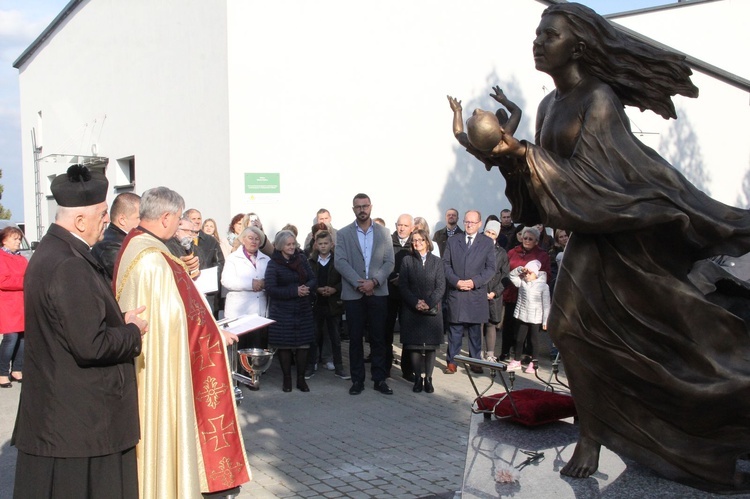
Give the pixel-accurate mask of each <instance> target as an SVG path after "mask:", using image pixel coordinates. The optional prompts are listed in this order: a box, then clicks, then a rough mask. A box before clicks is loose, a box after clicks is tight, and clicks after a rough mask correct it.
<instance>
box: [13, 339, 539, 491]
mask: <svg viewBox="0 0 750 499" xmlns="http://www.w3.org/2000/svg"><path fill="white" fill-rule="evenodd" d="M396 342H398V336H397V338H396ZM397 345H398V343H397ZM348 346H349V345H348V342H344V343H343V344H342V347H343V353H344V363H345V366H346V367H347V369H348V352H347V350H348ZM395 350H396V354H397V355H396V356H397V358H398V357H400V349H399V348H398V346H397V347H396V348H395ZM464 353H465V352H464ZM465 354H466V353H465ZM444 367H445V347H444V346H443V349H442V351H441V352H440V353H439V354H438V362H437V365H436V368H435V372H434V377H433V381H434V385H435V393H433V394H426V393H424V392H423V393H418V394H417V393H413V392H412V384H411V383H409V382H407V381H405V380H404V379H403V378H401V371H400V368H399V367H398V366H394V368H393V370H392V378H391V379H389V380H388V383H389V384H390V386H391V388H393V391H394V394H393V395H390V396H389V395H383V394H380V393H378V392H376V391H375V390H373V385H372V382H370V381H368V382H367V383H366V384H365V390H364V392H363V393H362V394H361V395H356V396H352V395H349V393H348V390H349V387H350V386H351V382H350V381H347V380H341V379H339V378H337V377H335V376H334V374H333V372H332V371H327V370H326V369H325V368H324V367H323V366H320V367H319V369H318V371H317V373H316V375H315V376H313V378H312V379H310V380H308V384H309V386H310V390H311V391H310V393H302V392H300V391H299V390H296V389H295V390H294V391H292V392H291V393H284V392H282V391H281V370H280V368H279V365H278V362H277V361H276V360H275V359H274V363H273V364H272V366H271V367H270V368H269V370H268V371H267V372H266V373H265V374H264V375H263V376H262V378H261V382H260V389H259V390H257V391H254V390H250V389H248V388H246V387H245V388H243V393H244V400H243V401H242V402H241V403H240V405H239V416H240V420H241V424H242V432H243V437H244V440H245V446H246V450H247V452H248V456H249V460H250V466H251V469H252V473H253V480H252V482H250V483H249V484H246V485H245V486H244V487H243V489H242V492H241V493H240V495H239V497H240V498H250V497H253V498H287V497H289V498H291V497H305V498H306V497H325V498H336V497H347V498H363V499H364V498H379V497H382V498H389V499H390V498H394V497H398V498H426V497H438V498H454V497H458V496H459V495H460V491H461V487H462V481H463V477H464V467H465V464H466V455H467V454H466V451H467V442H468V438H469V427H470V421H471V412H470V409H469V405H470V403H471V400H473V397H474V391H473V389H472V387H471V384H470V382H469V379H468V377H467V376H466V374H465V372H464V371H463V369H459V372H458V373H457V374H452V375H446V374H443V372H442V369H443V368H444ZM368 371H369V367H368ZM522 376H528V375H519V378H520V377H522ZM485 377H486V375H485ZM368 379H369V377H368ZM19 392H20V390H19V386H18V385H14V387H13V388H11V389H4V390H2V391H1V392H0V416H1V418H2V419H0V442H2V447H0V497H11V496H12V490H13V476H14V472H15V461H16V450H15V448H13V447H10V437H11V433H12V430H13V423H14V420H15V414H16V411H17V407H18V394H19Z"/></svg>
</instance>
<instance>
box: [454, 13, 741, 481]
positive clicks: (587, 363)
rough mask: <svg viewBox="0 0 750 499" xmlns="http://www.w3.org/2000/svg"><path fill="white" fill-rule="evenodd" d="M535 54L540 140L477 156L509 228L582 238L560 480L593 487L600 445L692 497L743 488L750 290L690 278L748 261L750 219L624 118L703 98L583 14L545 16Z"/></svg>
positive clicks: (570, 276) (564, 315)
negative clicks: (568, 423) (566, 446)
mask: <svg viewBox="0 0 750 499" xmlns="http://www.w3.org/2000/svg"><path fill="white" fill-rule="evenodd" d="M533 54H534V62H535V65H536V68H537V69H538V70H539V71H543V72H545V73H547V74H549V75H550V76H551V77H552V79H553V80H554V83H555V90H554V91H553V92H551V93H550V94H548V95H547V96H546V97H545V98H544V99H543V100H542V102H541V104H540V105H539V110H538V115H537V130H536V136H535V143H534V144H532V143H530V142H526V141H518V140H517V139H516V138H514V137H513V135H512V133H510V132H509V130H504V133H503V134H502V141H501V143H500V144H498V145H497V146H495V147H493V149H492V151H491V152H486V151H480V150H478V149H476V148H474V147H472V146H471V144H469V146H468V147H467V149H468V151H469V152H470V153H471V154H473V155H474V156H476V157H477V158H478V159H479V160H481V161H482V162H484V163H485V165H486V166H488V167H491V166H499V167H500V172H501V173H502V175H503V176H504V177H505V180H506V195H507V196H508V198H509V200H510V201H511V203H512V205H513V219H514V220H518V221H521V222H523V223H525V224H536V223H539V222H543V223H544V224H545V225H547V226H551V227H561V228H565V229H566V230H570V231H572V236H571V238H570V241H569V243H568V246H567V248H566V255H570V258H568V257H567V256H566V258H565V259H564V260H563V264H562V268H561V269H560V272H559V275H558V277H557V284H556V288H555V294H554V298H553V304H552V313H551V315H550V317H549V324H550V330H551V334H552V337H553V339H554V340H555V344H556V345H557V346H558V347H559V349H560V351H561V353H562V357H563V359H564V361H565V365H566V373H567V375H568V378H569V380H570V385H571V389H572V391H573V395H574V397H575V401H576V406H577V409H578V414H579V416H580V438H579V441H578V444H577V445H576V449H575V451H574V453H573V456H572V458H571V460H570V462H568V463H567V465H566V466H565V467H564V468H563V469H562V471H561V473H563V474H565V475H568V476H572V477H588V476H590V475H591V474H592V473H594V472H595V471H596V470H597V466H598V460H599V451H600V448H601V445H605V446H607V447H609V448H611V449H613V450H615V451H617V452H619V453H621V454H622V455H625V456H628V457H630V458H632V459H635V460H637V461H639V462H641V463H643V464H645V465H647V466H649V467H651V468H652V469H654V470H655V471H657V472H659V473H660V474H662V475H664V476H666V477H667V478H670V479H673V480H675V481H678V482H682V483H685V484H687V485H690V486H693V487H697V488H700V489H703V490H706V491H712V492H725V493H732V492H743V491H748V490H750V478H749V477H748V474H747V473H740V472H737V470H736V464H737V459H738V457H740V456H742V455H746V454H748V452H749V451H750V328H749V323H750V317H749V316H748V315H749V314H748V313H747V311H748V310H749V309H750V291H748V290H749V289H750V283H749V282H748V281H747V280H745V281H740V282H739V284H737V283H735V284H733V285H724V284H722V283H718V284H717V283H714V284H715V285H714V284H712V285H709V286H707V287H698V286H696V285H695V284H693V282H692V281H691V280H690V279H689V277H688V274H689V273H690V271H691V268H693V267H694V266H695V267H696V268H703V270H702V271H701V272H702V275H704V276H705V275H709V274H710V275H712V276H713V275H717V276H718V274H719V272H713V271H709V272H706V271H705V266H706V265H709V264H711V265H714V264H715V262H716V260H706V259H710V258H712V257H716V256H717V255H725V256H723V257H720V258H722V259H727V258H729V259H731V258H732V257H739V256H741V255H745V254H747V253H748V252H750V212H749V211H747V210H743V209H740V208H734V207H731V206H727V205H724V204H722V203H720V202H718V201H715V200H713V199H711V198H710V197H708V196H707V195H706V194H704V193H703V192H701V191H700V190H698V189H697V188H695V187H694V186H693V185H692V184H691V183H690V182H688V181H687V180H686V179H685V178H684V177H683V176H682V175H681V174H680V173H679V172H678V171H677V170H675V169H674V168H673V167H672V166H671V165H669V164H668V163H667V162H666V161H665V160H664V159H663V158H662V157H660V156H659V155H658V154H657V153H656V152H655V151H654V150H652V149H650V148H648V147H646V146H645V145H643V144H642V143H641V142H640V141H638V139H636V138H635V136H634V135H633V134H632V133H631V131H630V124H629V120H628V117H627V116H626V115H625V112H624V109H623V108H624V105H634V106H637V107H639V108H640V109H641V110H644V109H651V110H653V111H654V112H656V113H658V114H660V115H661V116H663V117H664V118H670V117H671V118H676V113H675V110H674V105H673V103H672V100H671V96H672V95H675V94H682V95H686V96H689V97H697V95H698V89H697V88H696V87H695V86H694V85H693V84H692V82H691V81H690V74H691V71H690V69H689V68H688V67H687V65H686V64H685V63H684V58H683V57H681V56H678V55H676V54H672V53H668V52H665V51H663V50H660V49H656V48H654V47H652V46H649V45H646V44H644V43H641V42H639V41H638V40H635V39H633V38H631V37H628V36H627V35H624V34H622V33H619V32H617V31H616V30H614V29H613V28H612V27H611V26H610V25H609V23H608V22H607V21H606V20H605V19H603V18H602V17H601V16H599V15H598V14H596V13H595V12H594V11H592V10H591V9H589V8H587V7H584V6H582V5H579V4H575V3H563V4H557V5H554V6H551V7H549V8H548V9H546V10H545V11H544V13H543V14H542V18H541V22H540V24H539V27H538V28H537V32H536V38H535V39H534V42H533ZM707 262H713V263H707ZM724 274H726V273H724ZM727 275H728V274H727ZM716 279H722V277H716ZM729 281H731V279H726V282H729ZM711 290H714V292H713V293H710V291H711ZM720 294H732V295H734V296H732V297H724V298H726V299H723V298H722V297H720V296H717V295H720ZM738 300H739V301H738ZM727 304H732V306H725V305H727ZM741 310H744V311H745V312H744V313H742V312H738V311H741Z"/></svg>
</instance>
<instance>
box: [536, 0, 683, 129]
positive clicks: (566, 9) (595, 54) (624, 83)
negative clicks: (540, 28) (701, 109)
mask: <svg viewBox="0 0 750 499" xmlns="http://www.w3.org/2000/svg"><path fill="white" fill-rule="evenodd" d="M550 14H558V15H561V16H563V17H565V19H567V21H568V23H569V25H570V27H571V30H572V31H573V34H574V35H575V36H576V38H578V40H579V41H582V42H583V43H585V44H586V49H585V50H584V52H583V55H582V60H581V67H582V68H583V69H584V70H585V71H587V72H588V73H589V74H591V75H593V76H596V77H597V78H599V79H600V80H602V81H603V82H605V83H607V84H608V85H609V86H610V87H612V90H614V92H615V94H617V96H618V97H619V98H620V100H621V101H622V103H623V104H625V105H629V106H635V107H638V108H639V109H640V110H641V111H644V110H646V109H650V110H652V111H653V112H655V113H657V114H658V115H660V116H662V117H663V118H665V119H669V118H677V113H676V112H675V109H674V103H673V102H672V96H673V95H677V94H680V95H684V96H686V97H697V96H698V87H696V86H695V85H693V82H692V81H690V75H691V74H692V73H693V72H692V71H691V70H690V68H689V67H688V65H687V64H686V63H685V57H684V56H682V55H679V54H675V53H673V52H668V51H666V50H662V49H659V48H656V47H654V46H651V45H648V44H646V43H644V42H641V41H639V40H637V39H635V38H633V37H632V36H629V35H627V34H625V33H622V32H620V31H618V30H616V29H615V28H614V27H612V25H611V24H610V23H609V22H608V21H607V20H606V19H604V18H603V17H602V16H600V15H599V14H597V13H596V12H594V11H593V10H591V9H590V8H588V7H585V6H583V5H581V4H578V3H561V4H556V5H552V6H551V7H548V8H547V9H546V10H545V11H544V12H543V13H542V17H544V16H546V15H550Z"/></svg>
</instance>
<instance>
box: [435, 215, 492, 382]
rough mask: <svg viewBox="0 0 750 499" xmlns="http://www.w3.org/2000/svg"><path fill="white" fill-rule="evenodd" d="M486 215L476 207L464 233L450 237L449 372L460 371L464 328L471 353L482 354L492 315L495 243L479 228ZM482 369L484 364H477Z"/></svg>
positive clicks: (445, 258)
mask: <svg viewBox="0 0 750 499" xmlns="http://www.w3.org/2000/svg"><path fill="white" fill-rule="evenodd" d="M481 223H482V215H481V213H479V212H478V211H476V210H471V211H467V212H466V215H464V231H465V233H464V234H461V235H457V236H454V237H451V238H449V239H448V242H447V243H446V245H445V253H444V254H443V265H444V266H445V280H446V281H447V283H448V299H447V307H448V322H449V324H450V326H449V331H448V356H447V361H448V367H447V368H446V369H445V373H446V374H453V373H455V372H456V364H454V363H453V357H455V356H456V355H458V354H459V353H461V344H462V341H463V336H464V331H465V330H468V333H469V355H470V356H471V357H474V358H476V359H479V358H481V357H480V355H481V350H482V323H484V322H487V320H488V319H489V313H490V312H489V310H490V309H489V306H488V304H487V283H489V282H490V279H492V277H494V275H495V271H496V268H495V265H496V263H495V247H494V244H495V243H494V242H493V241H492V239H490V238H489V237H487V236H485V235H484V234H481V233H480V232H479V226H480V225H481ZM472 370H473V371H475V372H482V368H481V367H477V368H474V367H472Z"/></svg>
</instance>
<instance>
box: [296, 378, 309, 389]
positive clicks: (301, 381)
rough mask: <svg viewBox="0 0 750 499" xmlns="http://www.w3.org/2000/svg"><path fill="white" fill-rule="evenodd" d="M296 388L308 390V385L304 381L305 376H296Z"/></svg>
mask: <svg viewBox="0 0 750 499" xmlns="http://www.w3.org/2000/svg"><path fill="white" fill-rule="evenodd" d="M297 388H298V389H299V390H300V391H303V392H309V391H310V387H309V386H307V383H306V382H305V377H304V376H298V377H297Z"/></svg>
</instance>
